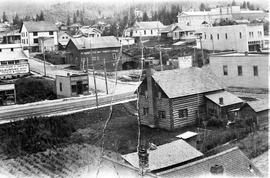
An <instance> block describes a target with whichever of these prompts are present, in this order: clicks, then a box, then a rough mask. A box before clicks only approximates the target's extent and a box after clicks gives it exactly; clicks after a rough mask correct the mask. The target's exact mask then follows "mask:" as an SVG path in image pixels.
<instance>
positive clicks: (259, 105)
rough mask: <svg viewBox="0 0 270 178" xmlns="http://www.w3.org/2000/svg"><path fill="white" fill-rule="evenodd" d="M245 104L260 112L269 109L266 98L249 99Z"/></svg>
mask: <svg viewBox="0 0 270 178" xmlns="http://www.w3.org/2000/svg"><path fill="white" fill-rule="evenodd" d="M247 104H248V105H249V106H250V107H251V108H252V109H253V110H254V111H255V112H260V111H264V110H269V108H270V107H269V101H268V99H264V100H257V101H251V102H247Z"/></svg>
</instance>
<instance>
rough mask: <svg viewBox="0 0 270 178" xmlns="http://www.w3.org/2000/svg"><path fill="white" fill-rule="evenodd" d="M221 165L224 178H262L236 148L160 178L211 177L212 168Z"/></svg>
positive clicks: (168, 172)
mask: <svg viewBox="0 0 270 178" xmlns="http://www.w3.org/2000/svg"><path fill="white" fill-rule="evenodd" d="M215 165H221V166H223V169H224V173H223V175H224V176H227V177H261V176H262V173H261V172H260V171H259V170H258V169H257V168H256V167H255V166H254V165H253V163H252V162H251V161H250V160H249V159H248V158H247V157H246V156H245V155H244V153H243V152H242V151H241V150H240V149H239V148H238V147H234V148H231V149H229V150H226V151H224V152H221V153H218V154H216V155H213V156H210V157H207V158H204V159H201V160H198V161H195V162H192V163H189V164H186V165H183V166H179V167H176V168H174V169H170V170H167V171H163V172H159V173H157V175H158V176H159V177H164V178H165V177H168V178H178V177H179V175H181V177H199V176H200V177H209V176H213V175H211V172H210V169H211V167H212V166H215Z"/></svg>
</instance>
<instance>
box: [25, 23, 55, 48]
mask: <svg viewBox="0 0 270 178" xmlns="http://www.w3.org/2000/svg"><path fill="white" fill-rule="evenodd" d="M20 33H21V43H22V45H23V47H27V48H29V49H30V51H43V49H44V48H46V50H49V51H54V50H57V47H58V38H57V33H58V28H57V26H56V25H55V24H53V23H50V22H46V21H38V22H33V21H27V22H23V24H22V26H21V28H20ZM49 38H50V39H51V40H50V42H48V43H47V45H45V43H44V44H43V42H44V39H46V40H48V39H49ZM41 44H43V46H41ZM41 48H43V49H41Z"/></svg>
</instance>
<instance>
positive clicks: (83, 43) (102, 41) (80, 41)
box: [71, 36, 121, 50]
mask: <svg viewBox="0 0 270 178" xmlns="http://www.w3.org/2000/svg"><path fill="white" fill-rule="evenodd" d="M71 41H72V42H73V43H74V45H75V46H76V47H77V48H78V50H84V49H99V48H120V46H121V44H120V42H119V41H118V40H117V38H116V37H114V36H101V37H93V38H89V37H88V38H87V37H79V38H72V39H71Z"/></svg>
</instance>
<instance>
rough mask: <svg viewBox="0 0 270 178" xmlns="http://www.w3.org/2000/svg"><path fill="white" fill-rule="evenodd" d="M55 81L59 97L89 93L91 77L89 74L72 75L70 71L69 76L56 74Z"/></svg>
mask: <svg viewBox="0 0 270 178" xmlns="http://www.w3.org/2000/svg"><path fill="white" fill-rule="evenodd" d="M55 83H56V94H57V97H58V98H66V97H75V96H80V95H86V94H89V84H88V83H89V79H88V75H87V74H81V75H77V74H73V75H70V74H69V73H68V74H67V76H60V75H56V80H55Z"/></svg>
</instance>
